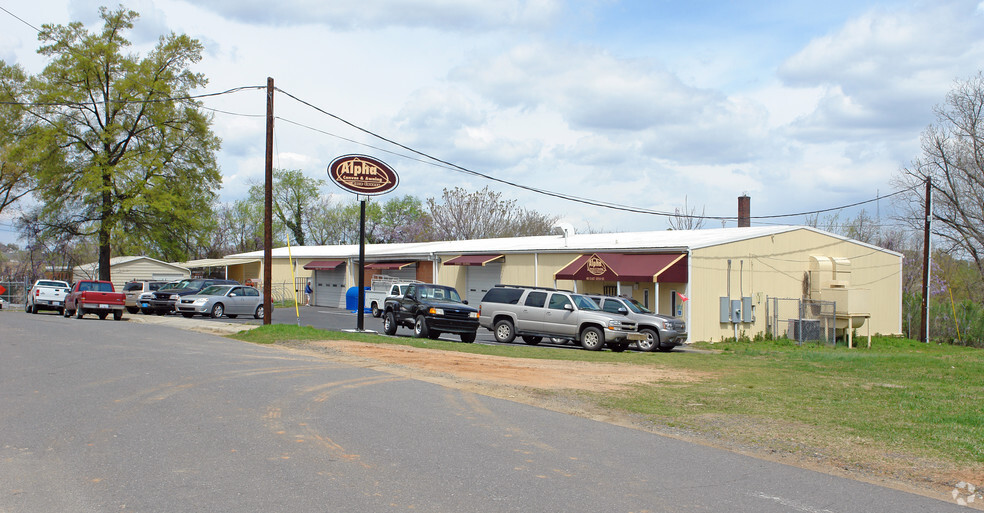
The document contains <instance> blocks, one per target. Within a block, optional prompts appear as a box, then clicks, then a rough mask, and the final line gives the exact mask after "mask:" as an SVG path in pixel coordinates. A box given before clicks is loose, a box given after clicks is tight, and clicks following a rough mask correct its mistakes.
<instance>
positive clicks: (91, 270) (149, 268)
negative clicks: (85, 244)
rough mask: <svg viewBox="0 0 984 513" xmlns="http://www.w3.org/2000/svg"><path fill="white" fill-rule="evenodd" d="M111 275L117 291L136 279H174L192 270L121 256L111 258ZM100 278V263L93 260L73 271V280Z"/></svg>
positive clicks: (178, 278)
mask: <svg viewBox="0 0 984 513" xmlns="http://www.w3.org/2000/svg"><path fill="white" fill-rule="evenodd" d="M109 267H110V277H111V278H112V282H113V287H114V288H115V289H116V290H117V291H121V290H123V285H126V283H127V282H130V281H134V280H159V281H172V280H180V279H183V278H188V277H189V276H191V271H190V270H189V269H188V268H187V267H182V266H180V265H175V264H169V263H167V262H162V261H160V260H157V259H154V258H150V257H146V256H121V257H113V258H111V259H109ZM98 278H99V263H98V262H91V263H88V264H83V265H80V266H76V267H75V269H74V270H73V272H72V282H75V281H78V280H82V279H87V280H95V279H98Z"/></svg>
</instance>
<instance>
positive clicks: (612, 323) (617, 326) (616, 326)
mask: <svg viewBox="0 0 984 513" xmlns="http://www.w3.org/2000/svg"><path fill="white" fill-rule="evenodd" d="M608 327H609V328H611V329H621V328H622V321H616V320H611V321H608Z"/></svg>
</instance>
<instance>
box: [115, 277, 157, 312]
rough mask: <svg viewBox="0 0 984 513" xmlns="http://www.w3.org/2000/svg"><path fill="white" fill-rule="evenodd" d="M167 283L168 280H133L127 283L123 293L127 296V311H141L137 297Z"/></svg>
mask: <svg viewBox="0 0 984 513" xmlns="http://www.w3.org/2000/svg"><path fill="white" fill-rule="evenodd" d="M165 283H167V282H166V281H139V280H138V281H131V282H129V283H127V284H126V285H123V295H124V296H126V302H125V303H124V305H125V306H126V311H127V312H130V313H132V314H135V313H137V312H139V311H140V305H138V304H137V298H139V297H140V294H143V293H144V292H153V291H155V290H157V289H159V288H161V285H164V284H165Z"/></svg>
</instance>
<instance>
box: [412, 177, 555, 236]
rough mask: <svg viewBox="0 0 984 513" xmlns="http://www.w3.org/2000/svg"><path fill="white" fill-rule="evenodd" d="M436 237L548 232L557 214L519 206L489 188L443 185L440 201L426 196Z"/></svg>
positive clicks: (542, 233) (538, 233)
mask: <svg viewBox="0 0 984 513" xmlns="http://www.w3.org/2000/svg"><path fill="white" fill-rule="evenodd" d="M427 207H428V209H429V211H430V216H431V219H432V220H433V223H434V224H433V229H434V237H436V238H437V239H442V240H468V239H486V238H496V237H515V236H525V235H548V234H549V233H550V230H551V226H552V225H553V224H554V222H556V220H557V218H556V217H552V216H547V215H544V214H540V213H538V212H535V211H532V210H527V209H524V208H521V207H518V206H516V200H504V199H502V193H500V192H495V191H492V190H489V188H488V186H486V187H485V188H483V189H482V190H480V191H476V192H473V193H469V192H468V191H466V190H465V189H462V188H461V187H455V188H454V189H450V190H449V189H444V194H443V195H442V197H441V201H440V202H439V201H438V200H436V199H435V198H428V199H427Z"/></svg>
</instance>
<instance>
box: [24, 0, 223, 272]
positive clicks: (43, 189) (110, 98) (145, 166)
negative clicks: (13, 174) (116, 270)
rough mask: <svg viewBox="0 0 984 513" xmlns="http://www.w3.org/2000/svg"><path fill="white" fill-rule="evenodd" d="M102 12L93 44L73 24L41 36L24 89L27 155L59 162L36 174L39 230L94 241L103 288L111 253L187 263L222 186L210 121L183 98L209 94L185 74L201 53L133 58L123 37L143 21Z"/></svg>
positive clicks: (183, 47)
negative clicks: (149, 248)
mask: <svg viewBox="0 0 984 513" xmlns="http://www.w3.org/2000/svg"><path fill="white" fill-rule="evenodd" d="M99 13H100V17H101V18H102V20H103V27H102V30H101V31H100V32H98V33H90V32H88V31H87V30H86V29H85V27H84V26H83V25H82V24H81V23H78V22H75V23H70V24H69V25H67V26H62V25H44V26H43V27H42V30H41V33H40V34H39V36H38V37H39V40H40V41H42V46H41V47H40V49H39V50H38V52H39V53H41V54H42V55H45V56H46V57H48V58H49V63H48V65H47V66H46V67H45V69H44V70H43V71H42V72H41V73H40V74H38V75H37V76H34V77H32V78H31V79H29V80H28V83H27V87H26V88H25V94H26V97H27V98H28V99H29V101H30V103H29V106H28V107H26V108H27V113H26V121H27V122H28V124H29V125H30V128H31V133H30V135H29V136H28V137H29V140H28V141H27V142H29V143H30V146H31V147H35V148H57V149H58V150H59V152H60V154H59V156H60V159H59V162H57V163H56V162H48V163H47V164H46V165H44V166H41V168H40V169H39V172H38V174H37V180H38V191H37V193H36V195H37V196H38V197H39V198H40V199H41V200H42V202H43V204H44V209H43V211H42V215H41V218H42V220H43V222H44V223H45V225H46V226H47V227H48V228H49V229H51V230H55V231H60V232H63V233H71V234H75V235H81V236H94V237H95V240H96V244H97V246H98V252H99V256H98V259H99V277H100V278H101V279H109V278H110V268H109V261H110V257H111V256H112V248H113V246H114V242H115V243H117V244H120V245H122V246H124V247H126V246H132V247H136V246H139V244H138V243H139V241H153V243H154V247H155V248H154V252H155V253H157V254H156V256H158V257H159V258H164V259H168V260H180V259H182V258H184V257H185V256H187V254H188V249H189V248H191V247H194V246H195V244H196V242H197V240H196V239H199V238H200V237H201V236H202V234H203V233H204V232H205V231H206V230H207V228H208V225H209V224H210V223H211V222H212V221H211V219H212V216H211V208H212V203H213V199H214V197H215V194H216V191H217V190H218V188H219V187H220V180H221V177H220V175H219V170H218V166H217V164H216V161H215V153H216V151H217V150H218V148H219V139H218V138H217V137H216V136H215V135H214V134H213V133H212V131H211V121H212V120H211V117H210V116H208V115H207V114H205V113H204V112H203V110H202V109H201V105H200V103H199V102H197V101H194V100H192V99H190V98H188V97H189V96H190V94H191V92H192V91H193V90H195V89H198V88H201V87H204V86H205V85H206V83H207V80H206V79H205V77H204V76H203V75H202V74H199V73H194V72H192V70H191V66H192V65H193V64H194V63H196V62H198V61H199V60H200V59H201V52H202V45H201V43H199V42H198V41H196V40H194V39H191V38H189V37H188V36H185V35H176V34H174V33H171V34H168V35H165V36H162V37H161V38H160V39H159V40H158V42H157V44H156V46H155V47H154V48H153V50H151V51H150V52H149V54H148V55H146V56H145V57H140V56H138V55H137V54H135V53H133V52H132V51H131V50H130V49H129V48H130V46H131V44H130V42H129V41H128V40H127V39H126V37H125V34H126V33H127V32H128V31H130V30H131V29H132V28H133V22H134V20H136V19H137V17H138V16H139V15H138V14H137V13H136V12H134V11H130V10H126V9H124V8H122V7H120V8H119V9H117V10H115V11H110V10H108V9H106V8H100V10H99Z"/></svg>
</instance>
